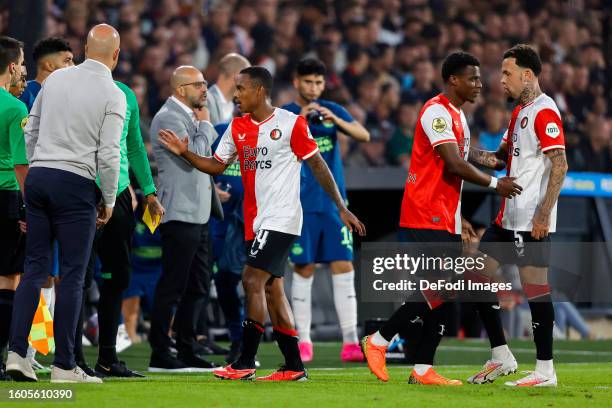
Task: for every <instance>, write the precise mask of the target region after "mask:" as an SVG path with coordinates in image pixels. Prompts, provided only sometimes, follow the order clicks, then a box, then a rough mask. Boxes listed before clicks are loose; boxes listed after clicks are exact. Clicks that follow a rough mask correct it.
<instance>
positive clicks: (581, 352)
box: [438, 346, 612, 356]
mask: <svg viewBox="0 0 612 408" xmlns="http://www.w3.org/2000/svg"><path fill="white" fill-rule="evenodd" d="M438 350H448V351H469V352H476V353H480V352H483V351H491V349H490V348H489V347H462V346H439V347H438ZM510 350H511V351H512V352H513V353H514V352H516V353H533V352H535V349H531V348H510ZM553 353H554V354H564V355H575V356H612V351H592V350H563V349H561V350H560V349H555V350H554V351H553Z"/></svg>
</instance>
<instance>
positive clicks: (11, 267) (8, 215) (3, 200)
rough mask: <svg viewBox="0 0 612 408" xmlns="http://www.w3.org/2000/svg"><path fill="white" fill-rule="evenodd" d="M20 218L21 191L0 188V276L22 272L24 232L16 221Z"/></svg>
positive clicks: (21, 211)
mask: <svg viewBox="0 0 612 408" xmlns="http://www.w3.org/2000/svg"><path fill="white" fill-rule="evenodd" d="M22 218H23V201H22V200H21V193H20V192H19V191H12V190H0V276H7V275H13V274H15V273H22V272H23V263H24V260H25V234H23V233H22V232H21V231H20V229H19V223H18V221H19V220H20V219H22Z"/></svg>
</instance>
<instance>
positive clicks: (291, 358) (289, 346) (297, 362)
mask: <svg viewBox="0 0 612 408" xmlns="http://www.w3.org/2000/svg"><path fill="white" fill-rule="evenodd" d="M274 338H275V339H276V342H277V343H278V348H280V351H281V353H283V356H284V357H285V367H286V368H287V369H288V370H290V371H304V363H302V358H301V357H300V349H299V348H298V332H297V331H296V330H290V329H283V328H282V327H274Z"/></svg>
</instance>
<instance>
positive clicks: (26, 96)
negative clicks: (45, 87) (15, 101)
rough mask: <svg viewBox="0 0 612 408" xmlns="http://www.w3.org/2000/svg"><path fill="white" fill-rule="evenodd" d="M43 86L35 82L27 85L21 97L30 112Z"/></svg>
mask: <svg viewBox="0 0 612 408" xmlns="http://www.w3.org/2000/svg"><path fill="white" fill-rule="evenodd" d="M41 88H42V85H41V84H39V83H38V82H36V81H35V80H31V81H28V82H27V83H26V87H25V89H24V90H23V93H22V94H21V96H20V97H19V99H20V100H21V102H23V103H25V104H26V106H27V107H28V112H29V111H31V110H32V106H33V105H34V101H35V100H36V97H37V96H38V93H39V92H40V90H41Z"/></svg>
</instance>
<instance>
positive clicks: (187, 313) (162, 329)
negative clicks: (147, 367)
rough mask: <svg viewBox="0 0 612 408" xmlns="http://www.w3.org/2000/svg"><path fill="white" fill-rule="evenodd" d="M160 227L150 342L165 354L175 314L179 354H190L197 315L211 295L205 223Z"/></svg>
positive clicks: (192, 350)
mask: <svg viewBox="0 0 612 408" xmlns="http://www.w3.org/2000/svg"><path fill="white" fill-rule="evenodd" d="M159 228H160V232H161V237H162V274H161V276H160V278H159V281H158V282H157V287H156V288H155V297H154V300H153V310H152V313H151V332H150V335H149V341H150V342H151V348H152V349H153V353H166V352H168V350H169V347H170V344H171V343H170V337H169V336H168V331H169V330H170V323H171V320H172V316H173V314H174V327H175V328H176V336H177V339H176V340H177V341H176V347H177V350H178V352H179V355H181V354H182V355H193V354H195V352H194V346H195V338H196V326H197V322H198V318H199V314H200V311H201V310H202V307H203V305H204V304H206V303H208V297H209V292H210V279H211V265H210V244H211V243H210V239H209V228H208V224H190V223H186V222H180V221H169V222H166V223H164V224H162V225H161V226H160V227H159ZM175 310H176V313H175V312H174V311H175Z"/></svg>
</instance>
